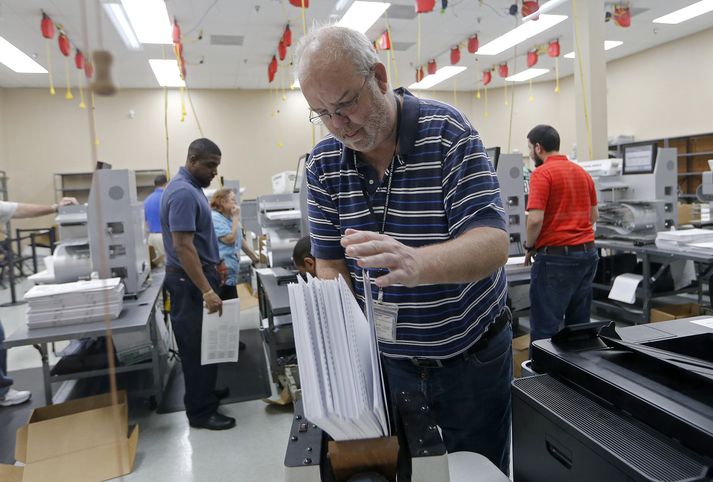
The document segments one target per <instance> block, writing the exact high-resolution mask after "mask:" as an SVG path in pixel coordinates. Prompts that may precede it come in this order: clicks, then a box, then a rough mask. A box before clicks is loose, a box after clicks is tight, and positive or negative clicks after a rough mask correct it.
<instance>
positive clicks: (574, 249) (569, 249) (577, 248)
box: [537, 241, 594, 255]
mask: <svg viewBox="0 0 713 482" xmlns="http://www.w3.org/2000/svg"><path fill="white" fill-rule="evenodd" d="M590 249H594V241H590V242H588V243H582V244H575V245H574V246H544V247H542V248H540V249H538V250H537V252H538V253H542V254H565V255H566V254H569V253H582V252H584V251H589V250H590Z"/></svg>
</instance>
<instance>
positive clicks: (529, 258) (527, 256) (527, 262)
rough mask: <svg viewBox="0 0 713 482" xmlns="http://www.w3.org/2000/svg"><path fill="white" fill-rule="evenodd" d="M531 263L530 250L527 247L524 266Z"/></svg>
mask: <svg viewBox="0 0 713 482" xmlns="http://www.w3.org/2000/svg"><path fill="white" fill-rule="evenodd" d="M531 264H532V251H530V250H529V249H528V250H527V253H525V266H530V265H531Z"/></svg>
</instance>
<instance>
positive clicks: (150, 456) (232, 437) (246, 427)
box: [0, 282, 292, 482]
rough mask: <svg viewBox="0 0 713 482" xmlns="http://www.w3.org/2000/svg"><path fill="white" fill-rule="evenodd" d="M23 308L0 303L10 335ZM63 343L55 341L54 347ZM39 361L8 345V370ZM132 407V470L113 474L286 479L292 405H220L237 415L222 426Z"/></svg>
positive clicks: (246, 317)
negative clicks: (135, 435)
mask: <svg viewBox="0 0 713 482" xmlns="http://www.w3.org/2000/svg"><path fill="white" fill-rule="evenodd" d="M30 286H31V284H29V283H28V282H24V283H23V284H22V285H21V286H18V289H17V293H18V297H21V294H22V293H24V292H25V291H26V290H27V289H29V287H30ZM9 298H10V295H9V291H8V290H0V303H3V302H5V301H8V300H9ZM26 309H27V306H26V305H18V306H13V307H2V308H0V319H1V320H2V322H3V326H4V327H5V332H6V333H7V334H8V335H9V334H11V333H12V332H13V331H14V330H15V329H17V328H18V327H19V326H21V325H22V324H23V323H25V317H24V313H25V310H26ZM257 322H258V314H257V308H256V307H252V308H248V309H247V310H245V311H244V312H243V314H242V318H241V324H242V326H243V328H255V327H256V326H257ZM64 345H65V344H62V345H61V346H60V345H59V344H58V345H57V351H59V350H60V349H61V348H62V347H63V346H64ZM53 362H54V360H53ZM40 365H41V363H40V357H39V354H38V353H37V351H36V350H35V349H34V348H32V347H18V348H13V349H11V350H10V351H9V354H8V366H9V370H10V371H12V370H19V369H23V368H32V367H38V366H40ZM17 388H22V387H17ZM34 396H35V397H41V396H42V393H35V394H34ZM0 410H2V408H0ZM134 411H135V412H138V413H136V415H135V416H134V419H133V420H132V423H138V424H139V447H138V453H137V458H136V464H135V467H134V471H133V472H132V473H131V474H129V475H127V476H125V477H123V478H121V479H116V480H126V481H131V482H143V481H146V482H163V481H171V482H174V481H186V482H190V481H200V482H204V481H211V482H212V481H215V482H220V481H228V480H229V481H236V482H239V481H245V482H253V481H268V482H269V481H282V480H284V473H283V472H284V469H283V460H284V456H285V447H286V445H287V439H288V436H289V430H290V424H291V421H292V407H291V406H288V407H275V406H269V405H267V404H266V403H264V402H262V401H260V400H256V401H251V402H243V403H235V404H231V405H223V406H221V411H222V412H223V413H225V414H227V415H230V416H232V417H235V418H236V419H237V426H236V427H235V428H233V429H231V430H227V431H223V432H212V431H209V430H200V429H193V428H190V427H189V426H188V422H187V420H186V417H185V412H178V413H169V414H162V415H158V414H156V413H154V412H150V411H149V410H148V409H139V410H134ZM0 443H4V441H0Z"/></svg>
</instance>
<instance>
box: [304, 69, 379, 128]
mask: <svg viewBox="0 0 713 482" xmlns="http://www.w3.org/2000/svg"><path fill="white" fill-rule="evenodd" d="M370 75H371V72H369V74H368V75H367V76H366V77H364V83H363V84H361V88H360V89H359V92H358V93H357V95H355V96H354V98H353V99H351V100H348V101H346V102H342V103H341V104H339V106H338V107H337V108H336V109H334V112H325V113H323V114H318V113H316V112H314V111H313V110H310V116H309V121H310V122H311V123H312V124H314V125H321V124H323V123H324V122H325V121H327V120H332V117H333V116H336V117H339V118H344V117H347V116H348V115H350V114H353V113H354V110H355V109H356V107H357V104H359V100H360V99H361V94H362V92H363V91H364V86H365V85H366V81H367V80H369V76H370Z"/></svg>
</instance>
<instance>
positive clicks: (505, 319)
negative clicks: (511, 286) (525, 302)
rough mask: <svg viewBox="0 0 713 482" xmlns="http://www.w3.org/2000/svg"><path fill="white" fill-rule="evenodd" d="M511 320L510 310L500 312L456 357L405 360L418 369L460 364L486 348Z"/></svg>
mask: <svg viewBox="0 0 713 482" xmlns="http://www.w3.org/2000/svg"><path fill="white" fill-rule="evenodd" d="M511 320H512V315H511V314H510V308H507V307H506V308H505V309H504V310H503V311H501V312H500V314H499V315H498V317H497V318H496V319H495V321H494V322H492V323H491V324H490V326H489V327H488V329H487V330H486V331H485V333H483V336H481V337H480V339H479V340H478V341H476V342H475V343H473V344H472V345H471V346H470V348H468V349H467V350H466V351H464V352H463V353H461V354H459V355H456V356H454V357H451V358H445V359H443V360H441V359H437V358H419V357H414V358H407V360H409V361H410V362H411V363H413V364H414V365H416V366H417V367H420V368H442V367H445V366H449V365H453V364H454V363H457V362H462V361H463V360H464V359H468V358H469V357H470V355H472V354H473V353H475V352H477V351H480V350H482V349H483V348H485V347H486V346H488V342H489V341H490V340H492V339H493V338H495V337H496V336H497V335H498V334H499V333H500V332H501V331H503V329H504V328H505V327H506V326H507V325H508V323H510V321H511Z"/></svg>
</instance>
